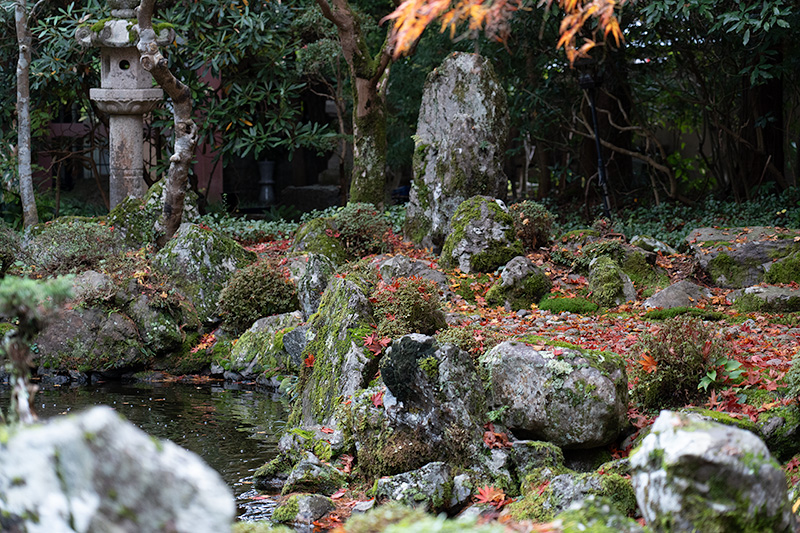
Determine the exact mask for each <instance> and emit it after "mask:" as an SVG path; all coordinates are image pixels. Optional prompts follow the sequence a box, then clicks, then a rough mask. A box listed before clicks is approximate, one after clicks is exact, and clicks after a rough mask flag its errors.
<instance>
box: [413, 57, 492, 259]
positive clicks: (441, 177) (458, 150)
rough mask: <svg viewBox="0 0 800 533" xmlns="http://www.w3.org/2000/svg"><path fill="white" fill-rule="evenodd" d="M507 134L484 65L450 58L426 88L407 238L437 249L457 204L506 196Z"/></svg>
mask: <svg viewBox="0 0 800 533" xmlns="http://www.w3.org/2000/svg"><path fill="white" fill-rule="evenodd" d="M507 136H508V110H507V108H506V95H505V91H504V90H503V88H502V86H501V85H500V83H499V80H498V78H497V76H496V75H495V73H494V69H493V68H492V66H491V64H490V63H489V61H488V60H487V59H485V58H482V57H480V56H478V55H475V54H465V53H459V52H457V53H454V54H451V55H450V56H449V57H448V58H447V59H445V61H444V62H443V63H442V65H441V66H440V67H439V68H437V69H435V70H434V71H433V72H431V73H430V74H429V75H428V79H427V80H426V81H425V87H424V89H423V96H422V103H421V106H420V111H419V121H418V123H417V132H416V136H415V150H414V163H413V165H414V180H413V182H412V187H411V192H410V195H409V203H408V208H407V214H406V225H405V229H404V231H405V235H406V237H408V238H410V239H411V240H412V241H414V242H415V243H417V244H421V245H422V246H425V247H429V248H432V249H433V250H434V251H438V250H440V249H441V247H442V246H443V244H444V241H445V238H446V237H447V235H448V234H449V232H450V230H451V226H450V219H451V217H452V216H453V213H454V212H455V210H456V208H457V207H458V205H459V204H461V202H463V201H464V200H466V199H468V198H470V197H472V196H475V195H479V194H484V195H489V196H491V197H497V198H505V195H506V184H507V179H506V176H505V175H504V174H503V154H504V152H505V145H506V137H507Z"/></svg>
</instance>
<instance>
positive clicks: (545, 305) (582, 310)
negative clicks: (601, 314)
mask: <svg viewBox="0 0 800 533" xmlns="http://www.w3.org/2000/svg"><path fill="white" fill-rule="evenodd" d="M599 308H600V306H599V305H597V304H596V303H594V302H590V301H589V300H587V299H586V298H580V297H577V298H559V297H556V296H552V297H545V298H544V299H543V300H542V301H541V302H539V309H542V310H544V311H550V312H551V313H554V314H558V313H565V312H566V313H574V314H578V315H587V314H591V313H594V312H596V311H597V310H598V309H599Z"/></svg>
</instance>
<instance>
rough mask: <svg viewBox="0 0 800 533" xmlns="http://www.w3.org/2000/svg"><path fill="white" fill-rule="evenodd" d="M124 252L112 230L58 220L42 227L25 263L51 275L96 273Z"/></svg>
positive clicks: (26, 253) (29, 246) (27, 248)
mask: <svg viewBox="0 0 800 533" xmlns="http://www.w3.org/2000/svg"><path fill="white" fill-rule="evenodd" d="M121 249H122V239H121V237H120V235H119V233H118V232H115V231H114V229H113V228H111V227H108V226H106V225H103V224H100V223H98V222H94V221H86V220H76V219H66V220H65V219H58V220H55V221H53V222H48V223H46V224H44V225H43V226H40V231H39V233H37V234H35V235H34V236H33V237H32V238H31V240H30V241H29V242H28V243H27V245H25V247H24V257H25V259H26V261H27V262H28V263H29V264H30V265H31V266H34V267H36V268H38V269H41V270H43V271H45V272H46V273H48V274H70V273H79V272H84V271H86V270H93V269H96V268H97V267H98V265H99V263H100V261H101V260H102V259H105V258H107V257H110V256H112V255H114V254H116V253H117V252H118V251H119V250H121Z"/></svg>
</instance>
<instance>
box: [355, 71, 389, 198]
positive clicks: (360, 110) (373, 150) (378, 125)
mask: <svg viewBox="0 0 800 533" xmlns="http://www.w3.org/2000/svg"><path fill="white" fill-rule="evenodd" d="M354 87H355V89H354V93H355V94H354V95H353V100H354V101H355V102H357V105H356V106H354V109H353V174H352V178H351V181H350V201H351V202H368V203H371V204H374V205H375V206H377V207H383V205H384V202H385V196H386V99H385V98H384V94H383V91H381V90H380V86H379V85H377V84H374V83H371V80H364V79H358V78H356V83H355V85H354Z"/></svg>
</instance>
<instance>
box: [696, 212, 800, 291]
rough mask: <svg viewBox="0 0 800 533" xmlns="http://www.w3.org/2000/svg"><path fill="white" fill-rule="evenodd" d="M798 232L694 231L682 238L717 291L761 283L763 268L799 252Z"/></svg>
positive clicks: (756, 229)
mask: <svg viewBox="0 0 800 533" xmlns="http://www.w3.org/2000/svg"><path fill="white" fill-rule="evenodd" d="M796 237H800V230H797V229H786V228H775V227H762V226H757V227H752V228H722V229H718V228H698V229H695V230H692V232H691V233H689V235H687V236H686V242H687V243H688V244H689V249H690V250H691V252H692V254H694V256H695V258H696V259H697V261H698V263H699V264H700V266H701V267H702V268H703V269H704V270H706V272H708V274H709V275H710V276H711V279H713V280H714V283H716V284H717V285H718V286H720V287H728V288H734V289H738V288H742V287H749V286H751V285H756V284H758V283H761V282H762V281H764V273H765V271H766V268H767V267H768V266H769V265H771V264H772V262H773V261H774V260H775V258H776V257H783V256H786V255H789V254H790V253H792V252H793V251H795V250H797V249H800V244H798V242H795V240H794V239H795V238H796Z"/></svg>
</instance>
